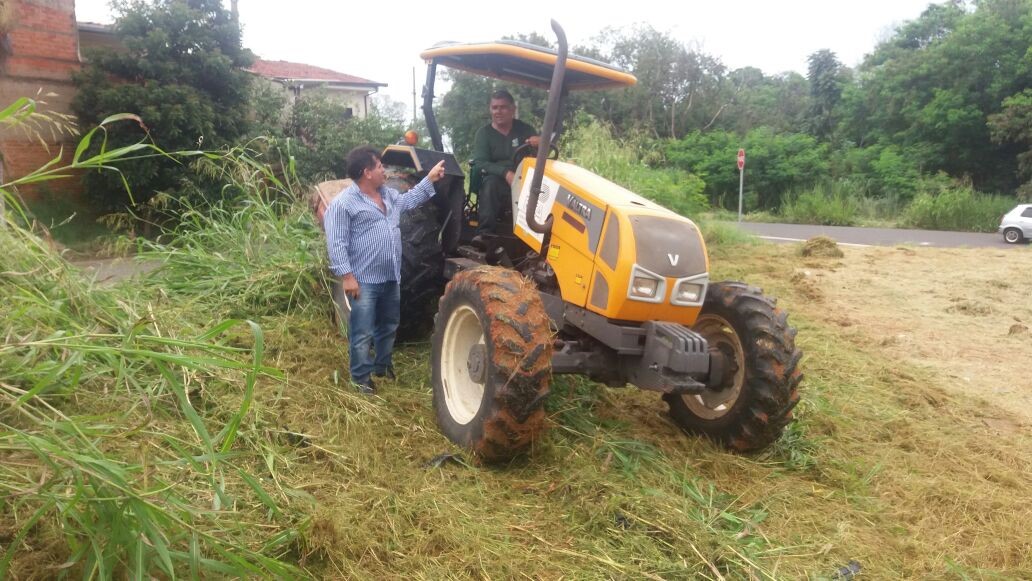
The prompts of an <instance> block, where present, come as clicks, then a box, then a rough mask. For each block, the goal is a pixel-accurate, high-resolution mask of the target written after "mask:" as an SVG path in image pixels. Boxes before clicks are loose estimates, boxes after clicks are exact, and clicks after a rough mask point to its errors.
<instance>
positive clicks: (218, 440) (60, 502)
mask: <svg viewBox="0 0 1032 581" xmlns="http://www.w3.org/2000/svg"><path fill="white" fill-rule="evenodd" d="M15 105H16V106H11V107H8V108H6V109H4V110H3V111H2V112H0V120H3V121H4V122H5V123H7V124H13V123H16V122H17V121H18V120H19V119H28V118H31V116H30V114H31V112H32V111H33V110H34V107H35V104H34V103H33V102H31V101H29V100H24V99H23V100H20V101H19V102H18V103H16V104H15ZM129 119H134V118H133V117H131V116H116V117H113V118H110V119H108V120H106V121H105V125H106V124H108V123H114V122H118V121H123V120H129ZM137 120H138V119H137ZM98 132H99V133H98ZM100 133H103V126H102V127H101V128H99V129H94V130H92V131H90V132H89V133H87V134H86V136H85V137H84V138H83V140H82V141H81V142H80V144H79V147H78V148H77V150H76V152H75V154H74V157H73V159H72V162H71V164H69V165H64V166H62V165H61V164H60V161H59V160H60V156H59V155H58V156H57V157H55V159H54V160H53V161H51V162H50V163H48V164H46V165H45V166H44V167H42V168H40V169H39V170H37V171H36V172H33V173H30V174H28V175H26V176H20V177H18V178H17V179H16V180H13V181H11V182H8V183H4V184H0V198H2V199H4V200H5V202H6V210H7V211H6V212H5V213H4V215H3V219H2V221H0V247H2V248H4V252H3V253H0V296H3V297H4V300H3V301H2V302H0V322H2V333H3V336H4V343H3V344H2V346H0V402H2V403H0V506H2V507H3V511H2V514H3V516H2V517H0V531H3V537H4V539H5V543H4V546H3V550H2V553H0V578H6V577H8V576H14V577H22V576H27V575H28V574H29V573H30V572H31V573H32V574H33V575H36V576H39V575H43V576H50V575H54V576H56V575H64V574H74V575H78V576H82V577H86V578H93V577H99V578H112V577H132V578H144V577H153V576H160V577H170V578H175V577H178V576H191V577H201V576H204V577H210V576H215V575H225V576H277V577H298V576H303V575H304V572H303V571H301V570H299V569H298V568H297V567H296V565H292V564H290V563H289V560H284V558H285V557H286V556H288V555H290V554H291V553H292V551H294V550H295V541H296V539H297V537H298V535H299V533H298V531H299V528H298V527H299V526H301V525H302V524H303V523H302V522H301V521H299V520H297V516H296V514H297V513H293V515H291V514H288V513H287V512H286V511H285V510H284V509H283V506H285V504H286V503H287V502H289V501H290V499H299V500H298V501H299V502H307V501H306V500H304V495H303V494H301V493H297V492H296V491H293V492H292V491H288V490H284V489H282V488H275V487H274V488H272V489H270V488H269V482H274V479H273V480H270V481H269V482H263V480H265V478H264V477H263V476H261V475H260V474H261V472H259V471H258V470H260V467H261V466H263V465H264V464H266V462H267V459H268V458H271V457H272V454H273V451H271V450H270V449H269V448H268V447H267V446H266V445H263V443H262V442H261V441H260V439H259V438H256V437H255V435H254V434H253V433H252V432H253V431H254V429H255V426H254V425H253V422H252V421H251V419H250V418H251V416H252V406H253V405H254V402H255V398H256V392H257V390H258V389H259V388H260V386H261V385H263V384H267V383H269V382H275V381H277V378H278V376H279V375H280V374H279V372H278V371H276V370H274V369H272V368H270V367H268V366H267V365H265V363H264V359H265V346H264V332H263V331H262V329H261V327H260V326H259V325H258V324H257V323H254V322H251V321H245V320H237V319H224V320H219V319H216V320H211V319H209V318H208V317H206V316H204V315H203V314H199V313H192V312H189V311H188V310H183V309H176V308H175V307H173V306H171V305H169V304H167V302H165V301H164V298H163V296H162V294H161V293H159V292H154V291H150V290H147V289H139V288H136V287H130V286H118V287H113V288H97V287H95V286H94V284H93V282H92V280H91V279H90V278H89V277H87V276H84V275H83V273H81V272H79V271H78V270H76V269H75V268H74V267H72V266H71V265H69V264H68V263H67V262H65V261H64V259H62V258H61V257H60V256H58V255H57V254H56V253H55V252H54V251H53V250H52V249H51V247H50V245H49V243H48V242H47V241H45V240H44V239H43V238H41V237H40V236H39V235H38V233H37V232H36V231H34V230H33V227H32V222H31V221H30V220H29V219H28V218H27V214H26V213H25V212H24V211H23V209H22V206H21V203H20V200H19V198H18V196H17V194H16V191H15V187H16V186H18V185H23V184H30V183H40V182H44V181H48V180H51V179H58V178H59V177H60V176H64V175H68V172H69V171H70V170H73V169H113V168H114V167H115V166H114V165H113V164H116V163H117V162H118V161H119V160H122V159H126V158H127V157H131V156H140V155H167V154H165V153H164V152H162V151H160V150H158V149H157V148H156V147H154V146H153V145H150V144H148V143H143V142H141V143H139V144H137V145H136V146H129V147H125V148H120V149H116V150H107V149H106V148H105V147H101V149H100V153H98V154H97V155H95V156H92V157H89V158H86V157H84V156H83V152H84V151H85V150H86V148H87V147H88V145H89V142H90V140H91V139H93V138H94V137H96V136H97V135H99V134H100ZM115 171H117V170H115ZM127 187H128V184H127Z"/></svg>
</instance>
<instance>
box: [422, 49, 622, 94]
mask: <svg viewBox="0 0 1032 581" xmlns="http://www.w3.org/2000/svg"><path fill="white" fill-rule="evenodd" d="M419 56H420V57H422V58H423V59H426V60H427V61H431V60H433V61H436V62H437V63H438V64H440V65H441V66H445V67H449V68H453V69H459V70H462V71H466V72H470V73H475V74H478V75H483V76H486V77H492V78H495V79H501V80H503V81H508V82H512V83H518V84H521V85H528V86H531V87H537V88H539V89H546V90H547V89H548V87H549V84H551V82H552V70H553V69H554V68H555V62H556V59H557V58H558V55H557V54H556V52H555V51H554V50H552V49H549V48H544V47H540V46H535V45H532V44H527V43H524V42H519V41H515V40H496V41H493V42H482V43H457V42H446V43H438V44H435V45H434V46H433V47H432V48H429V49H427V50H425V51H423V52H422V53H420V55H419ZM637 82H638V80H637V79H635V78H634V75H632V74H630V73H628V72H627V71H624V70H621V69H618V68H616V67H614V66H612V65H609V64H606V63H603V62H600V61H597V60H594V59H590V58H587V57H583V56H578V55H575V54H573V53H570V54H569V55H568V56H567V58H566V76H565V85H566V88H568V89H569V90H571V91H583V90H597V89H615V88H618V87H629V86H631V85H633V84H635V83H637Z"/></svg>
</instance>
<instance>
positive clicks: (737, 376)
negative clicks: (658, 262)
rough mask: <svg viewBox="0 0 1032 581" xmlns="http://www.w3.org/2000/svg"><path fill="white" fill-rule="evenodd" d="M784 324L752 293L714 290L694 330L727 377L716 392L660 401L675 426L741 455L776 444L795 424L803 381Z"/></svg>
mask: <svg viewBox="0 0 1032 581" xmlns="http://www.w3.org/2000/svg"><path fill="white" fill-rule="evenodd" d="M787 318H788V315H787V314H786V313H785V312H784V311H782V310H781V309H778V308H777V307H776V306H775V302H774V300H773V299H770V298H767V297H764V296H763V294H762V292H761V291H760V290H759V289H757V288H755V287H751V286H747V285H745V284H742V283H737V282H718V283H714V284H711V285H710V286H709V289H708V290H707V293H706V300H705V302H704V303H703V307H702V313H701V314H700V315H699V319H698V320H697V321H696V323H695V325H694V326H693V327H692V328H693V330H695V331H696V332H698V333H699V334H701V335H702V336H704V337H705V338H706V340H707V341H708V343H709V345H710V348H711V349H712V348H715V349H718V350H720V351H721V352H722V353H723V354H724V356H725V358H726V360H727V361H728V371H727V373H726V374H725V380H724V385H723V386H722V389H720V390H712V391H707V392H705V393H703V394H700V395H680V396H675V395H665V396H663V399H665V400H666V401H667V403H668V404H669V405H670V416H671V417H672V418H673V419H674V421H675V422H676V423H677V425H678V426H680V427H681V428H682V429H683V430H685V431H686V432H689V433H693V434H700V435H703V436H706V437H708V438H710V439H711V440H713V441H715V442H717V443H719V444H721V445H723V446H726V447H728V448H731V449H733V450H737V451H739V452H748V451H753V450H759V449H762V448H764V447H766V446H768V445H770V444H771V443H773V442H774V441H775V440H777V439H778V437H779V436H781V432H782V430H783V429H784V427H785V426H786V425H788V423H789V422H790V421H791V420H792V408H794V407H795V405H796V404H797V403H799V382H800V381H801V380H802V377H803V376H802V373H801V372H800V370H799V360H800V359H802V356H803V355H802V353H801V352H800V351H799V350H798V349H796V347H795V334H796V331H795V329H793V328H791V327H789V326H788V322H787Z"/></svg>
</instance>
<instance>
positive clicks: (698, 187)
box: [566, 119, 706, 216]
mask: <svg viewBox="0 0 1032 581" xmlns="http://www.w3.org/2000/svg"><path fill="white" fill-rule="evenodd" d="M566 147H567V149H568V151H569V156H568V159H569V160H570V161H571V162H573V163H576V164H578V165H580V166H581V167H584V168H587V169H589V170H591V171H593V172H595V173H597V174H599V175H601V176H602V177H605V178H607V179H609V180H611V181H613V182H616V183H617V184H619V185H621V186H623V187H625V188H627V189H629V190H631V191H633V192H635V193H637V194H640V195H642V196H645V197H646V198H649V199H650V200H652V201H654V202H656V203H658V204H661V205H663V206H665V207H667V208H669V209H671V210H673V211H675V212H678V213H680V214H683V215H685V216H694V215H696V214H698V213H699V212H701V211H702V210H704V209H705V208H706V199H705V197H703V195H702V189H703V182H702V180H701V179H699V178H698V177H697V176H695V175H692V174H690V173H687V172H684V171H681V170H678V169H671V168H653V167H649V166H648V165H647V163H648V162H649V161H651V162H653V163H655V162H657V161H660V160H657V159H655V156H654V154H653V153H652V152H651V151H650V143H649V141H648V140H647V139H645V138H643V137H642V136H640V135H638V136H633V137H630V138H628V139H624V140H623V141H621V142H618V141H617V140H615V139H613V136H612V134H611V133H610V130H609V128H608V127H607V126H605V125H603V124H602V123H600V122H598V121H596V120H590V119H589V120H584V121H583V122H582V124H581V125H579V126H578V127H576V128H575V129H574V130H573V131H571V132H570V134H569V135H568V136H567V141H566Z"/></svg>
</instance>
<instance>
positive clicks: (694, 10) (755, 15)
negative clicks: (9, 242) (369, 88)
mask: <svg viewBox="0 0 1032 581" xmlns="http://www.w3.org/2000/svg"><path fill="white" fill-rule="evenodd" d="M224 3H225V5H226V6H227V8H228V7H229V1H228V0H226V1H225V2H224ZM929 3H930V1H929V0H832V1H828V0H784V1H782V2H771V1H770V0H737V1H735V2H717V1H714V0H708V1H705V2H700V1H698V0H680V2H679V1H678V0H632V1H630V2H619V3H618V2H600V1H598V0H520V1H519V2H493V3H490V2H486V1H485V0H476V1H472V0H447V1H444V2H427V1H425V0H423V1H421V2H410V1H409V0H394V1H391V2H383V3H379V2H364V3H357V2H334V1H332V0H324V1H318V0H290V1H288V2H284V1H282V0H239V10H240V20H241V25H242V26H243V30H244V46H246V47H247V48H250V49H251V50H252V51H254V53H255V54H257V55H258V56H259V57H261V58H263V59H267V60H285V61H292V62H299V63H305V64H310V65H315V66H320V67H325V68H328V69H332V70H335V71H339V72H342V73H348V74H351V75H355V76H359V77H363V78H366V79H370V80H374V81H378V82H382V83H387V84H388V87H386V88H383V89H381V90H380V92H381V93H386V95H387V96H389V97H390V98H391V99H393V100H395V101H401V102H403V103H405V105H406V108H407V109H408V110H411V106H412V105H411V103H412V85H413V83H412V71H413V67H415V70H416V84H417V87H416V91H417V97H418V92H419V91H420V90H421V87H422V84H423V79H424V77H425V74H426V69H425V67H424V63H423V61H422V60H420V58H419V53H420V52H421V51H422V50H424V49H426V48H429V47H430V46H432V45H433V44H434V43H437V42H440V41H445V40H450V41H458V42H480V41H485V40H494V39H498V38H501V37H503V36H512V35H517V34H526V33H530V32H535V31H536V32H538V33H541V34H544V35H545V36H546V37H547V38H550V39H554V38H555V36H554V34H553V33H552V31H551V28H550V25H549V21H550V19H553V18H554V19H555V20H557V21H558V22H559V23H560V24H561V25H562V26H563V29H564V30H565V31H566V36H567V39H568V40H569V42H570V45H571V46H575V45H589V44H592V42H591V41H592V39H593V38H595V37H596V36H597V35H598V34H599V32H601V31H602V30H603V29H605V28H607V27H614V28H623V27H626V26H632V25H635V24H646V25H651V26H653V27H654V28H656V29H657V30H660V31H662V32H667V33H669V34H671V35H672V36H674V37H675V38H677V39H679V40H681V41H682V42H683V43H684V44H685V45H686V46H688V47H690V48H695V49H697V50H700V51H702V52H705V53H707V54H709V55H712V56H715V57H718V58H719V59H720V60H721V62H723V64H724V65H725V66H727V67H729V68H730V69H736V68H740V67H744V66H753V67H757V68H759V69H761V70H762V71H763V72H764V73H766V74H777V73H782V72H786V71H796V72H799V73H801V74H804V75H805V74H806V57H807V56H808V55H810V54H812V53H813V52H815V51H818V50H820V49H824V48H827V49H830V50H832V51H833V52H835V54H837V55H838V57H839V60H840V61H841V62H843V63H844V64H846V65H847V66H855V65H857V64H859V63H860V61H861V60H862V59H863V56H864V55H865V54H867V53H869V52H871V51H872V50H873V49H874V46H875V45H876V44H877V43H878V42H879V41H881V40H885V39H886V38H888V37H889V36H890V35H891V34H892V31H893V30H894V28H895V27H896V26H898V25H899V24H901V23H903V22H905V21H907V20H912V19H914V18H917V17H918V16H920V14H921V12H923V11H924V9H925V8H926V7H927V6H928V4H929ZM75 4H76V15H77V18H78V20H79V21H86V22H101V23H109V22H111V21H112V20H113V16H112V13H111V10H110V9H109V8H108V2H107V0H76V3H75ZM506 7H509V14H508V15H503V13H504V12H505V11H506ZM437 93H438V95H440V94H441V93H442V91H441V90H438V91H437Z"/></svg>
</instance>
